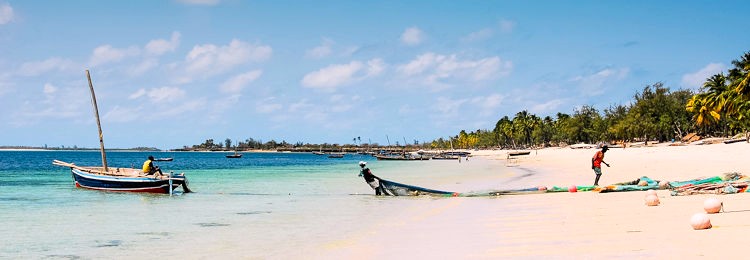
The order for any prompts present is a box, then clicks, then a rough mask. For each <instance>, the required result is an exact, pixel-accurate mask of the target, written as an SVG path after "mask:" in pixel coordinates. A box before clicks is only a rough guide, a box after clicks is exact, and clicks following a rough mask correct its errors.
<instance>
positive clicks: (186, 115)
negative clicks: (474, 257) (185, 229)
mask: <svg viewBox="0 0 750 260" xmlns="http://www.w3.org/2000/svg"><path fill="white" fill-rule="evenodd" d="M748 11H750V2H746V1H239V0H181V1H172V0H163V1H156V0H155V1H34V0H32V1H8V0H0V111H2V113H0V145H31V146H43V145H48V146H55V147H58V146H61V145H64V146H73V145H77V146H79V147H97V146H98V139H97V136H96V135H97V133H96V125H95V121H94V119H93V113H92V109H91V104H90V97H89V92H88V83H87V82H86V75H85V70H86V69H90V70H91V73H92V79H93V81H94V87H95V89H96V94H97V101H98V104H99V110H100V115H101V117H102V124H103V129H104V138H105V144H106V145H107V147H113V148H114V147H118V148H127V147H137V146H148V147H158V148H162V149H169V148H178V147H182V146H183V145H191V144H197V143H201V142H203V141H204V140H206V139H211V138H212V139H214V140H216V141H217V142H223V140H224V139H225V138H231V139H233V140H244V139H246V138H254V139H260V140H263V141H267V140H270V139H275V140H277V141H281V140H285V141H287V142H290V143H295V142H306V143H307V142H309V143H324V142H325V143H339V144H343V143H352V138H354V137H360V138H361V139H362V140H363V142H367V140H370V141H372V142H374V143H380V144H387V142H388V139H386V136H388V138H389V139H390V142H391V143H395V142H396V141H399V143H403V140H404V139H406V140H407V141H408V142H412V141H413V140H418V141H420V142H421V141H430V140H433V139H436V138H439V137H447V136H450V135H454V134H456V133H458V132H459V131H460V130H462V129H465V130H467V131H473V130H476V129H492V128H493V127H494V124H495V122H497V120H498V119H499V118H501V117H502V116H505V115H508V116H511V117H512V116H513V115H514V114H515V113H516V112H518V111H521V110H528V111H529V112H531V113H534V114H536V115H538V116H542V117H543V116H547V115H554V114H555V113H557V112H564V113H568V114H572V113H573V112H574V110H575V109H576V108H577V107H580V106H582V105H591V106H594V107H596V108H597V109H600V110H601V109H604V108H606V107H608V106H610V105H614V104H627V103H628V102H630V101H631V100H632V96H633V94H635V93H636V91H639V90H641V89H642V88H643V87H644V86H646V85H651V84H654V83H657V82H663V83H664V84H665V85H666V86H667V87H670V88H671V89H673V90H676V89H681V88H682V89H694V90H696V89H698V88H699V86H700V84H701V83H702V82H703V81H704V79H705V78H706V77H708V76H710V75H713V74H716V73H719V72H722V71H726V70H727V69H728V68H729V67H730V66H731V61H732V60H734V59H738V58H739V57H740V56H741V55H742V54H743V53H744V52H747V51H750V34H748V33H746V31H747V28H748V25H750V24H749V22H748V21H747V19H746V18H745V17H746V13H747V12H748Z"/></svg>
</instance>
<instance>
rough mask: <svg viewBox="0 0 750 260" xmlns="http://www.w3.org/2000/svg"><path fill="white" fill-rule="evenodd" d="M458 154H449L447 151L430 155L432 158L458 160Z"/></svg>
mask: <svg viewBox="0 0 750 260" xmlns="http://www.w3.org/2000/svg"><path fill="white" fill-rule="evenodd" d="M458 158H459V156H458V155H449V154H447V153H439V154H437V155H434V156H432V159H433V160H458Z"/></svg>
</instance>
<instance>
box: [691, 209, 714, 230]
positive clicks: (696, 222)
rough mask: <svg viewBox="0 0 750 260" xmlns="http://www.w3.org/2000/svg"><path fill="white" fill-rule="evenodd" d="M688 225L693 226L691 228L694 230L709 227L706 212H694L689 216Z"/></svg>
mask: <svg viewBox="0 0 750 260" xmlns="http://www.w3.org/2000/svg"><path fill="white" fill-rule="evenodd" d="M690 225H691V226H693V229H695V230H701V229H709V228H711V227H712V226H711V219H709V218H708V215H706V213H695V215H693V217H692V218H690Z"/></svg>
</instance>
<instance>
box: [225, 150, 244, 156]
mask: <svg viewBox="0 0 750 260" xmlns="http://www.w3.org/2000/svg"><path fill="white" fill-rule="evenodd" d="M226 157H227V158H242V154H241V153H237V151H234V154H227V155H226Z"/></svg>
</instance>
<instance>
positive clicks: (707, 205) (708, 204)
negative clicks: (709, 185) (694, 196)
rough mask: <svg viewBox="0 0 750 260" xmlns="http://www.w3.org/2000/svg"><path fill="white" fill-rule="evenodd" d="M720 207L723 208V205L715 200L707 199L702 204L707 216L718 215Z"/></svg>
mask: <svg viewBox="0 0 750 260" xmlns="http://www.w3.org/2000/svg"><path fill="white" fill-rule="evenodd" d="M722 207H724V203H722V202H721V201H720V200H718V199H716V198H708V199H706V201H704V202H703V209H704V210H706V213H708V214H714V213H719V211H721V208H722Z"/></svg>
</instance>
